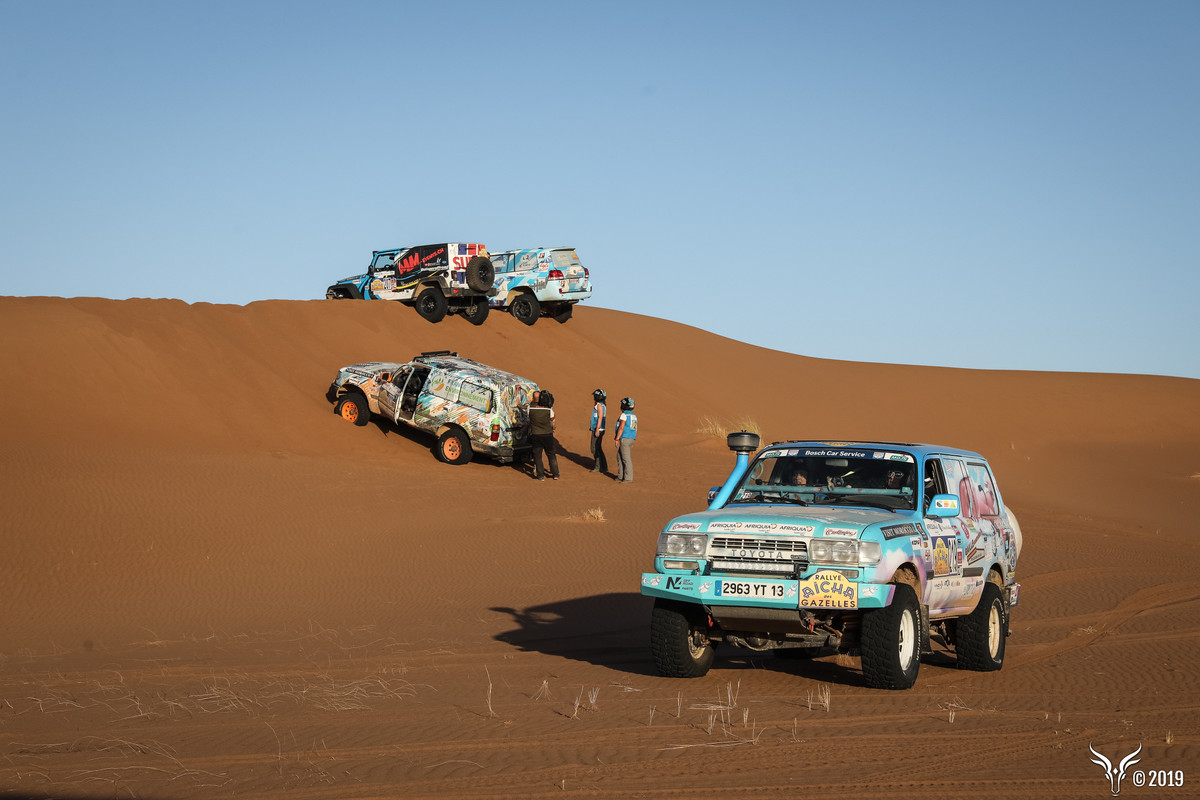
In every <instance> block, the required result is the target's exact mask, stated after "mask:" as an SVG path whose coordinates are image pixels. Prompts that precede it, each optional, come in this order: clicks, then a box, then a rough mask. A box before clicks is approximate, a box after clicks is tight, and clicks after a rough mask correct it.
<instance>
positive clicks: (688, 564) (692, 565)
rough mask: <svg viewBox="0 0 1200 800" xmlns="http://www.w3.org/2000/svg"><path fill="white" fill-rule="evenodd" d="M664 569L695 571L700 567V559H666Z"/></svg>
mask: <svg viewBox="0 0 1200 800" xmlns="http://www.w3.org/2000/svg"><path fill="white" fill-rule="evenodd" d="M663 569H686V570H691V571H692V572H695V571H696V570H698V569H700V562H698V561H664V562H663Z"/></svg>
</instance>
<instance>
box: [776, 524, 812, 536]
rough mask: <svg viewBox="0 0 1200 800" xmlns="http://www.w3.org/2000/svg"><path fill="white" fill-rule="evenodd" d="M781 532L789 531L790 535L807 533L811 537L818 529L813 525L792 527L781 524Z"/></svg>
mask: <svg viewBox="0 0 1200 800" xmlns="http://www.w3.org/2000/svg"><path fill="white" fill-rule="evenodd" d="M779 530H781V531H787V532H788V533H807V534H810V535H811V534H812V533H815V532H816V528H814V527H813V526H812V525H792V524H790V523H783V522H781V523H780V524H779Z"/></svg>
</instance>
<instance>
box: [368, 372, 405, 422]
mask: <svg viewBox="0 0 1200 800" xmlns="http://www.w3.org/2000/svg"><path fill="white" fill-rule="evenodd" d="M410 372H411V369H410V368H409V367H408V366H403V367H400V368H399V369H397V370H396V371H395V372H394V373H392V375H391V377H390V379H389V380H386V381H383V380H381V381H379V386H378V389H377V390H376V395H375V400H376V402H378V403H379V410H380V411H381V412H382V413H383V415H384V416H385V417H387V418H388V419H390V420H392V421H393V422H395V421H396V410H397V409H398V408H399V407H400V396H401V394H402V393H403V391H404V384H405V382H406V381H407V380H408V376H409V373H410Z"/></svg>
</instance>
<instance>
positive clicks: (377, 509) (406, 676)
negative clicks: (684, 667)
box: [0, 298, 1200, 800]
mask: <svg viewBox="0 0 1200 800" xmlns="http://www.w3.org/2000/svg"><path fill="white" fill-rule="evenodd" d="M0 340H2V341H3V348H2V349H0V375H3V378H4V391H3V393H2V394H0V420H2V422H0V426H2V427H0V452H2V454H3V458H2V459H0V501H2V503H3V515H2V517H0V531H2V539H0V541H2V542H3V559H2V561H0V609H2V610H3V613H2V615H0V797H3V798H8V799H9V800H12V799H13V798H101V797H103V798H108V797H113V798H127V797H138V798H214V797H215V798H220V797H228V798H245V797H254V798H284V797H289V798H294V797H299V798H459V797H462V798H491V797H497V798H499V797H505V798H508V797H517V798H525V797H529V798H534V797H547V798H549V797H554V798H557V797H612V798H640V797H645V798H706V797H713V798H718V797H749V798H776V797H778V798H792V797H801V796H804V797H823V796H871V797H877V798H909V797H913V796H927V797H939V798H940V797H955V798H957V797H967V796H970V797H975V798H1024V797H1031V798H1040V797H1054V798H1062V799H1065V798H1098V797H1107V796H1111V795H1110V790H1109V783H1108V780H1107V778H1106V777H1105V776H1104V774H1103V771H1102V769H1101V767H1099V766H1097V765H1096V764H1094V763H1092V755H1091V753H1090V752H1089V746H1093V747H1095V749H1096V750H1097V751H1098V752H1100V753H1103V754H1105V755H1106V756H1108V757H1109V758H1111V759H1112V760H1113V761H1114V762H1116V761H1119V760H1120V758H1121V757H1122V756H1124V755H1126V754H1128V753H1129V752H1131V751H1132V750H1133V749H1134V748H1135V747H1137V746H1138V745H1139V744H1140V745H1141V747H1142V750H1141V753H1140V756H1139V757H1140V763H1139V764H1138V765H1137V768H1139V769H1142V770H1145V771H1146V773H1147V774H1151V773H1152V772H1153V771H1163V772H1164V774H1163V775H1161V776H1159V777H1160V778H1161V777H1168V776H1167V775H1166V773H1167V772H1169V773H1172V774H1171V776H1170V777H1169V778H1168V779H1169V780H1173V779H1174V773H1175V772H1177V771H1178V772H1179V773H1180V774H1181V775H1182V777H1183V778H1184V780H1185V784H1184V785H1183V786H1182V787H1179V786H1174V787H1170V786H1168V787H1165V788H1157V789H1155V788H1151V787H1150V786H1149V785H1146V786H1141V787H1139V786H1135V785H1133V778H1132V777H1127V778H1126V780H1125V783H1124V784H1123V785H1122V787H1121V788H1122V796H1123V797H1132V798H1137V797H1159V798H1184V797H1198V796H1200V757H1198V756H1200V722H1198V721H1197V720H1198V717H1200V714H1198V712H1200V677H1198V674H1197V673H1198V670H1197V663H1198V662H1200V574H1198V573H1197V568H1198V566H1200V565H1198V563H1197V557H1196V556H1197V545H1196V531H1197V524H1196V522H1197V520H1200V415H1198V414H1197V410H1198V409H1200V381H1195V380H1187V379H1176V378H1166V377H1153V376H1139V375H1098V374H1070V373H1038V372H995V371H977V370H963V369H940V368H925V367H911V366H892V365H882V364H863V363H847V362H839V361H829V360H822V359H815V358H807V357H803V356H798V355H791V354H787V353H783V352H778V351H773V350H768V349H762V348H758V347H753V346H750V345H746V344H742V343H739V342H736V341H732V340H729V339H725V338H721V337H719V336H715V335H713V334H710V333H707V332H705V331H702V330H698V329H696V328H691V327H687V326H683V325H679V324H675V323H672V322H668V321H663V320H659V319H653V318H649V317H642V316H636V315H632V314H626V313H621V312H617V311H612V310H605V309H600V308H594V307H587V306H584V307H580V308H578V309H577V311H576V314H575V318H574V319H573V320H571V321H570V322H568V323H567V324H565V325H559V324H556V323H554V322H553V321H550V320H542V321H540V322H539V323H538V324H537V325H535V326H534V327H532V328H530V327H526V326H524V325H521V324H520V323H518V322H517V321H515V320H513V319H511V318H509V317H507V316H501V315H499V314H497V315H493V316H492V317H491V319H489V320H488V321H487V322H486V324H484V325H483V326H481V327H474V326H472V325H470V324H469V323H467V322H466V321H465V320H463V319H461V318H457V317H455V318H449V319H447V320H446V321H444V322H442V323H440V324H437V325H431V324H429V323H427V322H425V321H424V320H422V319H421V318H420V317H418V316H417V314H416V313H414V312H413V311H412V310H411V309H407V308H404V307H402V306H400V305H396V304H391V303H386V302H361V301H358V302H356V301H345V302H335V301H324V300H318V301H306V302H293V301H264V302H258V303H252V304H250V305H248V306H244V307H243V306H225V305H210V304H203V303H197V304H192V305H189V304H186V303H184V302H181V301H174V300H126V301H114V300H102V299H86V298H85V299H64V298H0ZM916 341H917V338H916V337H915V336H914V342H916ZM434 349H450V350H456V351H459V352H460V353H462V354H463V355H466V356H469V357H472V358H475V359H477V360H479V361H483V362H485V363H488V364H492V365H495V366H498V367H501V368H503V369H507V370H510V371H513V372H516V373H518V374H521V375H525V376H528V377H530V378H532V379H534V380H536V381H538V382H539V383H540V384H542V385H543V386H544V387H546V388H549V389H551V390H552V391H553V392H554V394H555V396H556V398H557V403H556V406H555V411H556V412H557V415H558V421H559V424H558V440H559V442H560V445H561V453H560V456H559V461H560V464H561V465H562V469H563V475H562V479H561V480H559V481H556V482H555V481H546V482H542V483H539V482H537V481H536V480H534V479H533V478H532V477H531V474H530V472H529V471H528V470H526V471H522V470H520V469H517V468H514V467H512V466H501V465H497V464H495V463H492V462H490V461H486V460H482V459H479V458H477V459H476V460H475V461H473V462H472V463H470V464H467V465H464V466H459V467H455V466H448V465H443V464H441V463H439V462H438V461H437V460H436V459H435V458H434V456H433V455H432V452H431V445H432V441H431V440H429V439H426V438H425V437H423V436H422V435H420V434H416V433H410V432H407V431H403V430H397V429H394V428H391V427H388V426H385V425H381V424H376V423H372V424H370V425H368V426H366V427H361V428H359V427H354V426H352V425H349V424H348V423H346V422H344V421H342V420H340V419H339V418H337V417H336V416H335V415H334V414H333V413H332V408H331V405H330V403H329V402H328V401H327V400H326V398H325V390H326V388H327V387H328V385H329V382H330V380H331V379H332V378H333V377H334V373H335V372H336V370H337V368H338V367H340V366H343V365H345V364H350V363H354V362H359V361H368V360H393V359H394V360H407V359H408V358H411V357H412V356H414V355H416V354H417V353H419V352H421V351H424V350H434ZM597 386H600V387H603V388H605V389H606V390H607V391H608V395H609V399H610V401H611V402H610V407H612V408H615V401H616V400H617V399H619V398H620V397H623V396H626V395H630V396H633V397H635V398H636V400H637V411H638V414H639V420H640V435H639V439H638V443H637V445H636V446H635V450H634V459H635V475H636V480H635V482H634V483H632V484H630V485H620V484H617V483H616V482H615V481H613V480H611V479H610V478H605V477H601V476H598V475H594V474H591V473H589V472H588V467H589V466H590V460H589V459H588V457H587V419H588V414H589V413H590V406H591V399H590V398H591V391H592V389H594V388H596V387H597ZM750 424H752V425H755V426H757V427H758V428H759V429H760V430H761V431H762V434H763V437H764V440H765V441H767V442H770V441H773V440H779V439H788V438H834V439H881V440H892V441H916V442H933V443H938V444H946V445H954V446H959V447H965V448H970V449H974V450H977V451H979V452H982V453H984V454H985V455H987V456H988V457H989V459H990V460H991V462H992V464H993V466H994V468H995V470H996V474H997V479H998V482H999V487H1000V490H1001V492H1002V493H1003V495H1004V498H1005V501H1006V502H1007V503H1008V505H1009V506H1011V507H1012V508H1013V509H1015V511H1016V513H1017V515H1018V517H1019V519H1020V521H1021V525H1022V528H1023V532H1024V550H1023V552H1022V555H1021V560H1020V564H1019V569H1018V572H1019V574H1018V579H1019V580H1020V582H1021V584H1022V587H1023V589H1022V595H1021V604H1020V605H1019V606H1018V607H1017V608H1016V609H1015V610H1014V612H1013V619H1012V635H1011V638H1010V639H1009V640H1008V651H1007V660H1006V663H1005V665H1004V668H1003V670H1002V671H1000V672H997V673H974V672H966V671H960V670H957V669H956V668H955V662H954V659H953V657H952V655H950V654H946V653H940V652H939V653H937V654H935V655H934V656H933V657H932V658H929V659H927V660H926V661H925V663H923V664H922V667H921V674H920V677H919V678H918V681H917V685H916V686H915V687H914V688H913V689H911V690H909V691H903V692H884V691H876V690H870V689H867V688H866V687H865V686H864V685H863V683H862V679H861V674H860V672H859V664H858V661H857V659H855V658H851V657H849V656H828V657H825V658H820V659H817V660H815V661H812V662H807V663H806V662H795V661H791V660H784V659H777V658H774V657H772V656H771V655H770V654H755V653H750V652H748V651H739V650H726V649H721V650H719V651H718V659H717V662H716V666H715V668H714V669H713V670H712V671H711V672H710V673H709V674H708V675H707V676H706V677H704V678H700V679H695V680H679V679H666V678H660V677H657V676H656V675H655V674H654V672H653V668H652V665H651V662H650V657H649V652H648V636H649V609H650V603H649V601H648V600H647V599H645V598H643V597H641V596H640V594H639V591H638V589H639V575H640V573H641V572H642V571H644V570H647V569H650V568H652V564H653V555H654V546H655V540H656V537H657V534H658V531H659V530H661V528H662V526H663V524H664V523H665V522H666V521H667V520H669V519H670V518H671V517H672V516H675V515H677V514H681V513H685V512H688V511H694V510H699V509H701V508H702V507H703V506H704V500H705V494H706V492H707V490H708V488H709V487H710V486H713V485H715V484H719V483H721V482H722V481H723V480H724V478H725V476H726V475H727V474H728V471H729V468H730V467H731V466H732V464H733V456H732V455H731V454H730V453H729V451H728V450H727V449H726V447H725V442H724V437H723V434H722V432H721V429H722V428H732V429H736V428H739V427H742V426H743V425H750ZM608 451H609V455H610V457H611V456H612V454H613V450H612V447H611V445H610V446H609V447H608ZM1131 772H1132V768H1131ZM1149 780H1151V778H1147V782H1149Z"/></svg>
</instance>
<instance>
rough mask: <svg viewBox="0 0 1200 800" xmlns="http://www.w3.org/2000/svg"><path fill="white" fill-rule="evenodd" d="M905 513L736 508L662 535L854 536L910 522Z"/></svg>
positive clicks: (693, 517)
mask: <svg viewBox="0 0 1200 800" xmlns="http://www.w3.org/2000/svg"><path fill="white" fill-rule="evenodd" d="M912 521H913V520H912V517H911V515H909V514H905V513H896V514H891V513H888V512H886V511H876V510H874V509H862V508H823V507H819V506H808V507H799V506H736V507H734V508H720V509H717V510H715V511H699V512H696V513H694V514H684V515H683V516H682V517H676V518H675V519H673V520H671V521H670V522H669V523H667V527H666V528H664V530H665V531H673V532H688V531H691V532H695V533H735V534H737V533H744V534H769V535H797V534H799V535H801V536H839V537H847V536H858V535H859V534H861V533H862V531H863V530H864V529H865V528H866V527H867V526H869V525H875V524H877V523H886V524H899V523H904V522H912Z"/></svg>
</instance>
